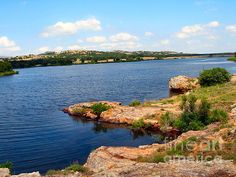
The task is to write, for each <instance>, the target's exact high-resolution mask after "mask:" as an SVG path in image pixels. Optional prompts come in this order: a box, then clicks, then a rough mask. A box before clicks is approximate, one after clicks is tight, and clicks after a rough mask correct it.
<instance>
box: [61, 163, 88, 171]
mask: <svg viewBox="0 0 236 177" xmlns="http://www.w3.org/2000/svg"><path fill="white" fill-rule="evenodd" d="M65 170H67V171H73V172H86V171H87V169H86V168H85V167H83V166H82V165H80V164H78V163H74V164H72V165H70V166H69V167H67V168H65Z"/></svg>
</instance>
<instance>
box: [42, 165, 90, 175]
mask: <svg viewBox="0 0 236 177" xmlns="http://www.w3.org/2000/svg"><path fill="white" fill-rule="evenodd" d="M73 172H81V173H86V172H88V169H87V168H86V167H83V166H82V165H80V164H78V163H74V164H71V165H70V166H69V167H66V168H65V169H64V170H48V171H47V173H46V175H48V176H52V175H68V174H70V173H73Z"/></svg>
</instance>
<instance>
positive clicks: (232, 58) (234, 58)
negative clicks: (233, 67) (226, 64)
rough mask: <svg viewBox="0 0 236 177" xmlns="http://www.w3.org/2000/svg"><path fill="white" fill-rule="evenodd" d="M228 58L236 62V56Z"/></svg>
mask: <svg viewBox="0 0 236 177" xmlns="http://www.w3.org/2000/svg"><path fill="white" fill-rule="evenodd" d="M228 60H229V61H234V62H236V56H235V57H231V58H229V59H228Z"/></svg>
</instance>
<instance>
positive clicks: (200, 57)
mask: <svg viewBox="0 0 236 177" xmlns="http://www.w3.org/2000/svg"><path fill="white" fill-rule="evenodd" d="M229 57H231V55H222V56H205V55H201V56H178V57H165V58H162V59H142V60H131V61H112V62H109V61H108V62H104V61H98V62H96V63H73V64H65V65H46V66H43V65H36V66H30V67H14V68H13V69H27V68H37V67H40V68H41V67H57V66H73V65H93V64H110V63H130V62H144V61H162V60H179V59H186V60H187V59H203V58H205V59H210V58H229ZM19 61H24V60H19ZM228 61H231V60H228ZM15 74H18V73H15ZM0 76H1V74H0Z"/></svg>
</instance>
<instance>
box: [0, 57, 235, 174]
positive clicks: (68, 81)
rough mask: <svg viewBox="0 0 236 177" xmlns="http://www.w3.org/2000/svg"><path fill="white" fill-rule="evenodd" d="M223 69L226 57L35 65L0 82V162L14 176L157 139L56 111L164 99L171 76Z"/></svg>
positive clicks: (229, 64) (227, 65)
mask: <svg viewBox="0 0 236 177" xmlns="http://www.w3.org/2000/svg"><path fill="white" fill-rule="evenodd" d="M212 67H224V68H226V69H228V70H229V71H230V72H231V73H236V63H233V62H229V61H227V60H226V58H210V59H202V58H201V59H191V60H187V59H179V60H168V61H167V60H165V61H164V60H163V61H144V62H129V63H111V64H97V65H77V66H75V65H74V66H59V67H38V68H29V69H19V72H20V74H19V75H14V76H9V77H1V78H0V163H1V162H5V161H7V160H9V161H11V162H13V163H14V172H15V173H20V172H31V171H40V172H45V171H47V170H48V169H60V168H64V167H65V166H68V165H69V164H70V163H72V162H74V161H78V162H80V163H84V162H85V161H86V159H87V157H88V155H89V153H90V152H91V151H92V150H94V149H96V148H97V147H100V146H102V145H107V146H139V145H143V144H151V143H154V142H156V141H159V140H160V138H159V136H158V135H153V134H152V135H148V134H144V135H137V134H135V133H133V132H132V131H130V130H129V129H126V128H124V127H123V128H122V127H115V126H113V125H109V124H98V123H94V122H82V121H80V120H75V119H73V118H72V117H69V116H68V115H67V114H64V113H63V112H62V111H61V110H62V109H63V108H64V107H67V106H69V105H71V104H74V103H78V102H86V101H94V100H110V101H120V102H122V103H123V104H128V103H129V102H130V101H131V100H134V99H138V100H142V101H145V100H152V99H158V98H162V97H166V96H168V95H169V91H168V80H169V78H171V77H173V76H175V75H180V74H181V75H182V74H183V75H189V76H197V75H198V74H199V72H200V71H201V70H202V69H207V68H212Z"/></svg>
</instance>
